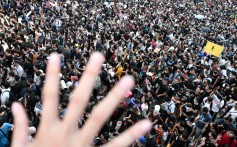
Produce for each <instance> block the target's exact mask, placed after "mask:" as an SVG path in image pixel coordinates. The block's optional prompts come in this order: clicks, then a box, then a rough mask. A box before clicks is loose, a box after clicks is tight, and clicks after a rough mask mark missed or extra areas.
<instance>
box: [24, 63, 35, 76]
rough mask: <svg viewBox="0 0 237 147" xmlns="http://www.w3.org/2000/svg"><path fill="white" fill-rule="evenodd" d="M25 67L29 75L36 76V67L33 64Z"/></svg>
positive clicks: (26, 64) (27, 64)
mask: <svg viewBox="0 0 237 147" xmlns="http://www.w3.org/2000/svg"><path fill="white" fill-rule="evenodd" d="M24 67H25V69H26V74H27V75H34V66H33V64H32V63H25V66H24Z"/></svg>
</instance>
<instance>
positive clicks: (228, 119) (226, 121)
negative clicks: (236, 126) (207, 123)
mask: <svg viewBox="0 0 237 147" xmlns="http://www.w3.org/2000/svg"><path fill="white" fill-rule="evenodd" d="M224 121H225V124H226V125H228V126H229V125H230V124H231V123H232V121H233V118H232V117H231V116H228V117H226V118H225V119H224Z"/></svg>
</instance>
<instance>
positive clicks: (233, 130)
mask: <svg viewBox="0 0 237 147" xmlns="http://www.w3.org/2000/svg"><path fill="white" fill-rule="evenodd" d="M227 135H228V136H229V137H234V136H236V129H235V128H233V127H230V128H229V130H228V131H227Z"/></svg>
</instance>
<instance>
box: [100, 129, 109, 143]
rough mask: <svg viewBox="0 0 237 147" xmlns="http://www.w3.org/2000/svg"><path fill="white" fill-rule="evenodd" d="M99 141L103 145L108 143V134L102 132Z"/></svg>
mask: <svg viewBox="0 0 237 147" xmlns="http://www.w3.org/2000/svg"><path fill="white" fill-rule="evenodd" d="M100 139H101V141H102V142H103V143H106V142H108V139H109V133H108V132H104V133H102V134H101V135H100Z"/></svg>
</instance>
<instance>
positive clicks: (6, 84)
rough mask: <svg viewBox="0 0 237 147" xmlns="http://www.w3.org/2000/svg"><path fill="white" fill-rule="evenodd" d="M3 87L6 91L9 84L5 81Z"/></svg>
mask: <svg viewBox="0 0 237 147" xmlns="http://www.w3.org/2000/svg"><path fill="white" fill-rule="evenodd" d="M3 86H4V87H5V88H6V89H8V88H9V87H10V83H9V82H7V81H5V82H4V83H3Z"/></svg>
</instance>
